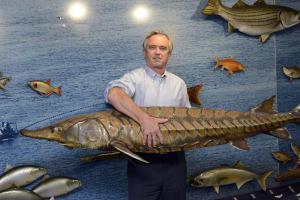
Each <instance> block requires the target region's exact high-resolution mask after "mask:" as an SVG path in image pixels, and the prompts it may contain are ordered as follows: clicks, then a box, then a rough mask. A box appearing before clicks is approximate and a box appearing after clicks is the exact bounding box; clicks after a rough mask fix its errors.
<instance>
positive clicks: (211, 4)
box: [201, 0, 222, 15]
mask: <svg viewBox="0 0 300 200" xmlns="http://www.w3.org/2000/svg"><path fill="white" fill-rule="evenodd" d="M221 6H222V3H221V0H209V1H208V3H207V5H206V6H205V7H204V8H203V10H202V11H201V12H202V13H203V14H205V15H216V14H218V8H219V7H221Z"/></svg>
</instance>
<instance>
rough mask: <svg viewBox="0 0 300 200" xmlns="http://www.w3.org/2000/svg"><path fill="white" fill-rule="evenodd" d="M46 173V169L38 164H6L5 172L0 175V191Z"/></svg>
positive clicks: (26, 182) (22, 184) (23, 183)
mask: <svg viewBox="0 0 300 200" xmlns="http://www.w3.org/2000/svg"><path fill="white" fill-rule="evenodd" d="M46 173H47V172H46V169H45V168H44V167H40V166H34V165H22V166H18V167H12V166H10V165H7V167H6V170H5V172H4V173H3V174H2V175H0V191H1V190H5V189H8V188H9V187H11V186H12V185H15V186H17V187H21V186H24V185H27V184H29V183H31V182H33V181H35V180H36V179H38V178H40V177H41V176H43V175H45V174H46Z"/></svg>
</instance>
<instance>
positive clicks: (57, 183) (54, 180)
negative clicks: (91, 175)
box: [32, 176, 82, 198]
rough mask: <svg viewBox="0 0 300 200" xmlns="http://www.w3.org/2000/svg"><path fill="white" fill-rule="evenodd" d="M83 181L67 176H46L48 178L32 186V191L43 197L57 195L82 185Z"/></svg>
mask: <svg viewBox="0 0 300 200" xmlns="http://www.w3.org/2000/svg"><path fill="white" fill-rule="evenodd" d="M81 185H82V183H81V181H80V180H78V179H75V178H71V177H66V176H56V177H51V178H50V177H49V176H47V177H46V180H44V181H42V182H41V183H40V184H38V185H37V186H35V187H34V188H32V191H33V192H34V193H36V194H38V195H40V196H42V197H43V198H49V197H55V196H59V195H62V194H67V193H68V192H70V191H72V190H74V189H76V188H78V187H80V186H81Z"/></svg>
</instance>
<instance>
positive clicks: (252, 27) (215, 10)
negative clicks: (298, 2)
mask: <svg viewBox="0 0 300 200" xmlns="http://www.w3.org/2000/svg"><path fill="white" fill-rule="evenodd" d="M202 13H203V14H205V15H219V16H221V17H222V18H224V19H225V20H227V21H228V32H229V33H231V32H232V31H234V30H235V29H238V30H239V31H240V32H242V33H245V34H247V35H253V36H257V35H260V38H259V41H260V42H265V41H266V40H267V39H268V38H269V37H270V34H271V33H274V32H277V31H281V30H283V29H286V28H289V27H292V26H294V25H296V24H298V23H299V22H300V12H299V11H297V10H294V9H292V8H288V7H284V6H277V5H267V4H266V3H265V1H264V0H257V1H256V2H255V3H254V5H253V6H249V5H247V4H246V3H244V2H243V1H242V0H239V1H238V2H237V3H236V4H235V5H234V6H233V7H232V8H228V7H225V6H223V5H222V3H221V1H220V0H209V2H208V3H207V5H206V6H205V8H204V9H203V10H202Z"/></svg>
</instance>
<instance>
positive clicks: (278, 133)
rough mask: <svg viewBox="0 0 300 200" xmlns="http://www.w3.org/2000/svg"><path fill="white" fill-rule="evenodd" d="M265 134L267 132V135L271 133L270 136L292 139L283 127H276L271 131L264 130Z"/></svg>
mask: <svg viewBox="0 0 300 200" xmlns="http://www.w3.org/2000/svg"><path fill="white" fill-rule="evenodd" d="M265 134H268V135H271V136H274V137H277V138H281V139H286V140H291V139H292V136H291V134H290V133H289V131H288V130H287V129H286V128H285V127H281V128H277V129H275V130H272V131H267V132H265Z"/></svg>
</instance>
